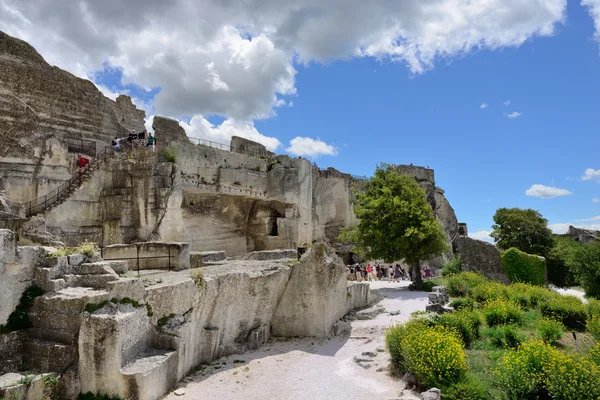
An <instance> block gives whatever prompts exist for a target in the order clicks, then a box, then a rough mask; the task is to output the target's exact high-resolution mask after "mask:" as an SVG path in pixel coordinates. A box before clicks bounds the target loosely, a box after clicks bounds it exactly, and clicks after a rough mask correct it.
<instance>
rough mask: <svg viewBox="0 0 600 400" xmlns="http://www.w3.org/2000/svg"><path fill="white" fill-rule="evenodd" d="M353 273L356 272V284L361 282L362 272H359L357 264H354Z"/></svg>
mask: <svg viewBox="0 0 600 400" xmlns="http://www.w3.org/2000/svg"><path fill="white" fill-rule="evenodd" d="M354 271H355V272H356V280H357V281H358V282H360V281H362V279H361V275H362V271H361V270H360V265H359V264H356V266H355V267H354Z"/></svg>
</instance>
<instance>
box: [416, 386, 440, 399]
mask: <svg viewBox="0 0 600 400" xmlns="http://www.w3.org/2000/svg"><path fill="white" fill-rule="evenodd" d="M421 398H422V399H423V400H440V399H441V398H442V393H441V391H440V389H438V388H432V389H429V390H428V391H426V392H423V393H421Z"/></svg>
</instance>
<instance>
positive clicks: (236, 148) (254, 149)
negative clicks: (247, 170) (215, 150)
mask: <svg viewBox="0 0 600 400" xmlns="http://www.w3.org/2000/svg"><path fill="white" fill-rule="evenodd" d="M231 151H232V152H233V153H239V154H245V155H247V156H254V157H268V156H272V155H274V154H273V153H271V152H269V151H267V148H266V147H265V146H263V145H262V144H260V143H256V142H253V141H252V140H248V139H244V138H241V137H239V136H233V137H232V138H231Z"/></svg>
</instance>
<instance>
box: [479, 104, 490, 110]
mask: <svg viewBox="0 0 600 400" xmlns="http://www.w3.org/2000/svg"><path fill="white" fill-rule="evenodd" d="M488 107H489V106H488V104H487V103H483V104H482V105H480V106H479V108H482V109H483V108H488Z"/></svg>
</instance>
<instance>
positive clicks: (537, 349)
mask: <svg viewBox="0 0 600 400" xmlns="http://www.w3.org/2000/svg"><path fill="white" fill-rule="evenodd" d="M557 352H558V351H557V350H556V349H554V348H553V347H551V346H550V345H548V344H545V343H544V342H543V341H541V340H534V341H531V342H527V343H523V344H522V345H521V346H519V348H518V349H517V350H513V351H511V352H509V353H508V354H507V355H506V356H504V358H503V359H502V360H501V361H500V364H499V367H498V371H497V374H498V381H499V383H500V384H501V386H502V387H504V388H505V390H506V392H507V394H509V395H510V396H511V398H517V399H520V398H524V397H525V396H527V395H535V394H536V393H539V392H540V391H541V390H542V389H543V388H544V387H545V383H546V372H545V371H544V366H545V365H547V364H548V362H549V360H550V359H551V358H552V357H554V356H555V355H556V353H557Z"/></svg>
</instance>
